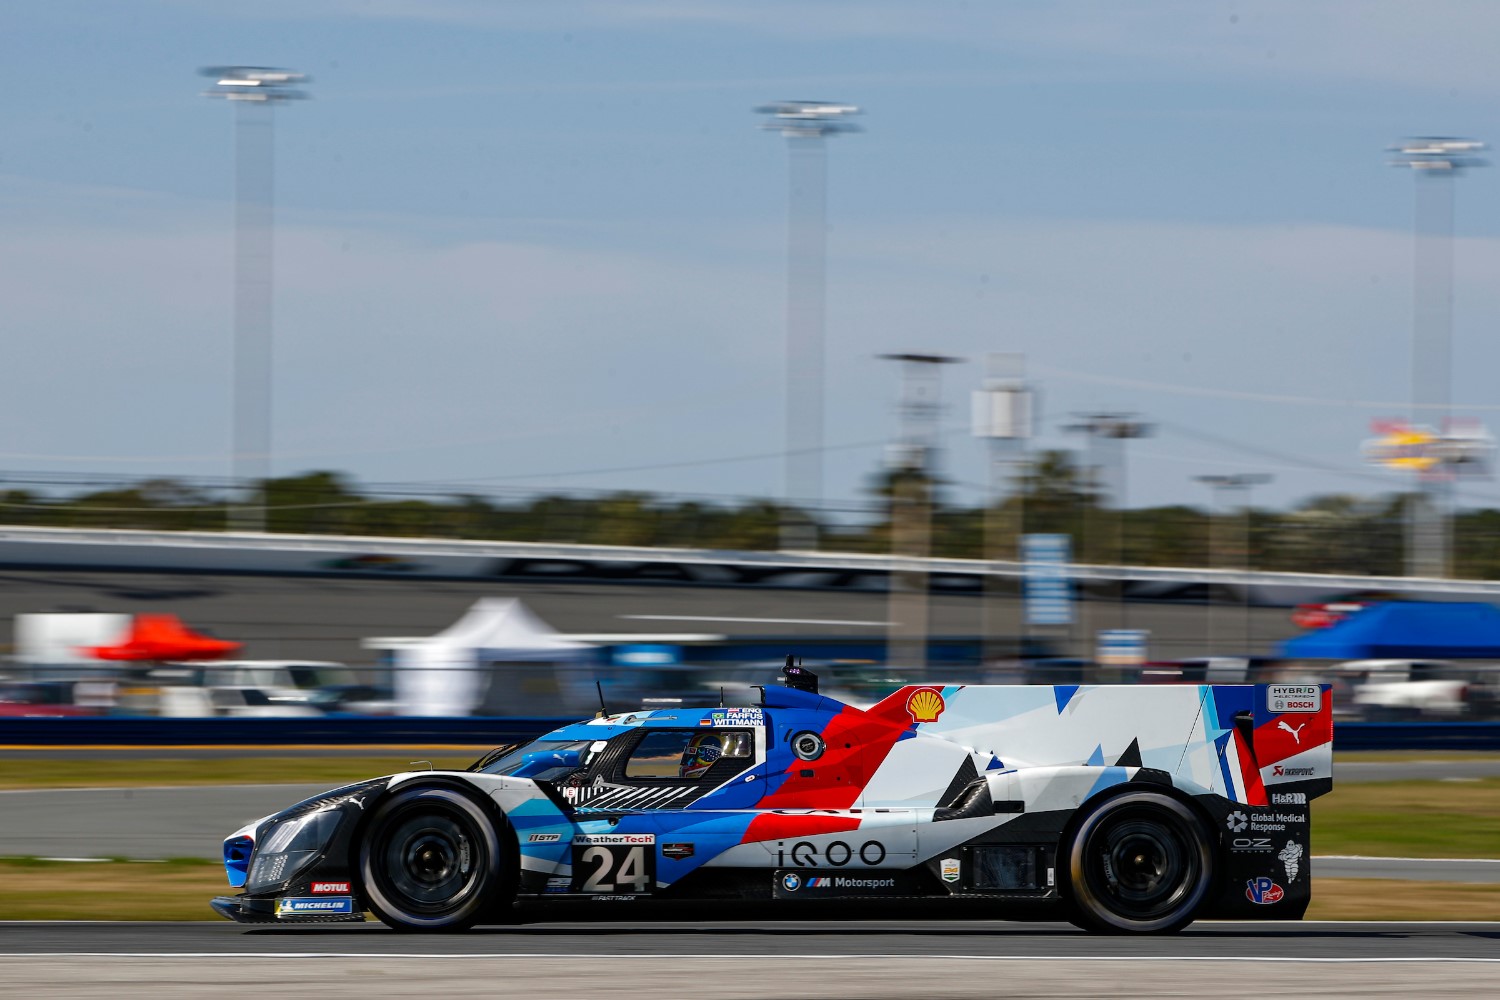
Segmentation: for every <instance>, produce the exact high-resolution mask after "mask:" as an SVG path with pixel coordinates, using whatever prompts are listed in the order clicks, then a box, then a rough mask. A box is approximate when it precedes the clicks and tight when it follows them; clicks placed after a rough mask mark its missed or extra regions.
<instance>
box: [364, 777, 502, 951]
mask: <svg viewBox="0 0 1500 1000" xmlns="http://www.w3.org/2000/svg"><path fill="white" fill-rule="evenodd" d="M500 822H501V823H503V820H502V821H500ZM507 845H508V841H507V838H506V837H505V836H504V831H503V830H501V829H498V828H497V822H496V820H495V819H494V818H492V817H491V815H490V814H489V813H488V812H487V811H486V810H485V807H484V806H483V805H481V804H480V803H479V802H477V801H475V800H474V799H473V798H472V797H470V796H469V795H466V794H464V793H463V792H461V791H459V790H458V789H455V788H448V787H443V786H435V785H417V786H413V787H410V788H397V789H396V791H395V792H393V793H392V794H391V795H389V796H387V797H386V798H385V799H383V800H381V802H380V804H379V805H378V806H377V807H376V809H375V812H374V815H372V816H371V817H370V821H369V824H368V825H367V826H366V827H365V834H364V838H363V840H362V841H361V843H360V849H359V870H360V877H361V880H362V882H363V888H364V894H365V902H366V903H367V904H368V905H369V907H370V911H371V912H372V913H374V914H375V916H377V917H379V918H380V920H381V922H382V923H384V924H386V925H387V926H389V927H391V928H392V929H394V930H398V931H415V932H437V931H461V930H467V929H468V928H470V927H472V926H474V925H475V924H476V923H479V922H480V921H481V920H483V919H488V918H490V917H492V916H493V915H494V914H496V913H498V912H500V911H502V910H503V909H504V908H505V906H506V904H507V903H509V902H510V896H511V894H513V893H514V883H515V878H514V873H513V872H512V871H511V869H512V868H514V867H515V864H516V861H515V858H514V857H513V856H512V853H513V852H512V851H511V850H509V848H508V846H507Z"/></svg>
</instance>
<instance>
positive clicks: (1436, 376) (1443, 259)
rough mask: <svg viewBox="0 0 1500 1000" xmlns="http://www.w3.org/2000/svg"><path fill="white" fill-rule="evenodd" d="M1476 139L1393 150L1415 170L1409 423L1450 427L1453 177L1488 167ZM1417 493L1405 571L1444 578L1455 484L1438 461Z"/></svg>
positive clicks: (1421, 141) (1419, 481) (1441, 429)
mask: <svg viewBox="0 0 1500 1000" xmlns="http://www.w3.org/2000/svg"><path fill="white" fill-rule="evenodd" d="M1484 148H1485V145H1484V143H1482V142H1479V141H1478V140H1475V139H1456V138H1448V137H1441V136H1421V137H1417V138H1412V139H1404V140H1402V141H1401V142H1400V143H1398V144H1397V145H1395V146H1392V147H1390V149H1389V150H1388V152H1391V153H1394V154H1395V156H1394V157H1393V158H1392V159H1391V161H1390V162H1391V165H1392V166H1396V167H1408V168H1410V169H1411V171H1412V172H1413V174H1414V175H1415V180H1416V201H1415V205H1414V207H1413V213H1412V233H1413V242H1414V244H1415V246H1414V248H1413V257H1412V270H1413V282H1412V340H1411V345H1412V349H1411V402H1412V417H1411V423H1412V425H1413V427H1416V426H1418V425H1420V424H1422V423H1426V422H1431V423H1432V424H1433V425H1434V426H1435V428H1436V430H1437V433H1439V434H1443V433H1446V432H1447V427H1446V424H1447V422H1448V408H1449V405H1450V402H1451V401H1450V399H1449V391H1450V390H1449V387H1450V383H1451V381H1452V374H1453V178H1455V177H1457V176H1458V175H1459V174H1461V173H1462V172H1463V171H1464V170H1465V169H1467V168H1469V167H1480V166H1484V162H1485V161H1484V160H1482V159H1480V158H1479V156H1478V154H1479V153H1480V152H1481V151H1482V150H1484ZM1415 485H1416V492H1415V495H1414V497H1413V500H1412V503H1411V505H1410V507H1409V509H1408V511H1407V520H1406V572H1407V575H1408V576H1426V577H1444V576H1447V575H1448V574H1449V571H1450V567H1451V561H1452V560H1451V549H1452V543H1451V538H1450V527H1449V516H1450V513H1451V508H1452V499H1453V493H1452V487H1451V484H1450V482H1449V480H1448V479H1447V477H1446V475H1445V474H1444V470H1443V469H1442V467H1441V466H1439V471H1438V472H1437V473H1434V474H1427V475H1424V474H1423V473H1421V472H1418V473H1417V474H1416V484H1415Z"/></svg>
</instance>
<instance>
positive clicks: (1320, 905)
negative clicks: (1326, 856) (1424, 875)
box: [1306, 861, 1500, 920]
mask: <svg viewBox="0 0 1500 1000" xmlns="http://www.w3.org/2000/svg"><path fill="white" fill-rule="evenodd" d="M1313 864H1317V862H1316V861H1315V862H1313ZM1306 919H1308V920H1500V885H1490V884H1481V883H1467V882H1405V881H1400V880H1398V879H1370V878H1317V877H1314V878H1313V890H1312V905H1311V906H1309V907H1308V908H1307V917H1306Z"/></svg>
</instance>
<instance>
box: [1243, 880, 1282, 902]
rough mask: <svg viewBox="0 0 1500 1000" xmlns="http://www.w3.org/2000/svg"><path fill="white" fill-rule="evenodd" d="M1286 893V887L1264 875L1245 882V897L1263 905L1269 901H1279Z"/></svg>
mask: <svg viewBox="0 0 1500 1000" xmlns="http://www.w3.org/2000/svg"><path fill="white" fill-rule="evenodd" d="M1285 895H1286V890H1285V889H1283V888H1282V887H1281V886H1279V885H1277V884H1276V883H1275V882H1273V881H1272V880H1271V879H1269V878H1266V876H1264V875H1262V876H1260V877H1259V878H1252V879H1250V880H1249V881H1247V882H1246V883H1245V898H1246V899H1248V900H1250V902H1252V903H1259V904H1261V905H1262V906H1264V905H1266V904H1268V903H1279V902H1281V897H1282V896H1285Z"/></svg>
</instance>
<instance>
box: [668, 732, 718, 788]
mask: <svg viewBox="0 0 1500 1000" xmlns="http://www.w3.org/2000/svg"><path fill="white" fill-rule="evenodd" d="M722 756H724V742H723V740H721V739H719V737H718V735H717V734H716V733H694V734H693V738H692V739H690V740H688V744H687V746H686V747H684V748H683V751H682V760H681V762H680V763H679V765H678V768H677V773H678V774H679V775H680V776H681V777H684V778H701V777H703V775H704V773H705V772H707V771H708V769H709V768H711V767H713V766H714V764H715V762H717V761H718V759H719V758H720V757H722Z"/></svg>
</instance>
